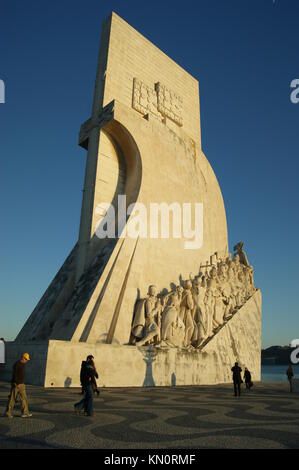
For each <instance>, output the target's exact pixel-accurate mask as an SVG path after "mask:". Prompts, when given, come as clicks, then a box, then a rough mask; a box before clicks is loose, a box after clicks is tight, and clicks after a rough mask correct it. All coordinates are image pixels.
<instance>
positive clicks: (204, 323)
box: [193, 277, 208, 347]
mask: <svg viewBox="0 0 299 470" xmlns="http://www.w3.org/2000/svg"><path fill="white" fill-rule="evenodd" d="M206 291H207V284H206V280H205V278H204V277H202V279H200V277H197V278H196V279H195V284H194V295H193V296H194V302H195V306H194V321H195V324H196V327H197V343H196V346H197V347H198V346H200V345H201V344H202V343H203V342H204V341H205V340H206V339H207V337H208V314H207V309H206V306H205V297H206Z"/></svg>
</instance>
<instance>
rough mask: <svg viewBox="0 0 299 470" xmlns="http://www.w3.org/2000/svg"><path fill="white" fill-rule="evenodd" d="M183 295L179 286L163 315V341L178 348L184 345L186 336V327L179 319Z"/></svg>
mask: <svg viewBox="0 0 299 470" xmlns="http://www.w3.org/2000/svg"><path fill="white" fill-rule="evenodd" d="M182 294H183V288H182V287H181V286H177V287H176V290H175V291H174V292H173V293H171V294H170V296H169V297H168V300H167V305H166V308H165V309H164V311H163V313H162V324H161V339H162V341H166V342H169V343H171V344H174V345H176V346H181V345H182V344H183V341H184V334H185V325H184V323H183V322H182V320H181V319H180V317H179V313H180V305H181V301H182Z"/></svg>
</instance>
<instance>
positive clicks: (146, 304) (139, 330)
mask: <svg viewBox="0 0 299 470" xmlns="http://www.w3.org/2000/svg"><path fill="white" fill-rule="evenodd" d="M161 310H162V304H161V301H160V299H158V297H157V288H156V286H153V285H152V286H150V287H149V290H148V297H147V298H146V299H142V300H141V301H140V302H139V303H138V304H137V307H136V312H135V316H134V321H133V325H132V334H133V336H134V337H135V338H136V339H138V338H141V339H140V340H139V341H138V343H137V345H138V346H143V345H144V344H145V343H149V342H153V341H155V340H156V342H158V341H159V340H160V315H161Z"/></svg>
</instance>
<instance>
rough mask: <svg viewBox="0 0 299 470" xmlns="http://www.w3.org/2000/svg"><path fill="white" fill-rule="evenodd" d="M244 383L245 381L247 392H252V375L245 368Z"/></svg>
mask: <svg viewBox="0 0 299 470" xmlns="http://www.w3.org/2000/svg"><path fill="white" fill-rule="evenodd" d="M244 381H245V385H246V388H247V390H250V389H251V387H252V385H253V383H252V381H251V373H250V372H249V370H248V369H247V367H245V371H244Z"/></svg>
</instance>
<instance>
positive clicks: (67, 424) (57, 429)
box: [0, 382, 299, 449]
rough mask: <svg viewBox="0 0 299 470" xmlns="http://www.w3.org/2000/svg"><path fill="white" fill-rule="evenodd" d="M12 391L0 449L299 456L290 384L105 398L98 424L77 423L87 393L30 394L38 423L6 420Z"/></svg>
mask: <svg viewBox="0 0 299 470" xmlns="http://www.w3.org/2000/svg"><path fill="white" fill-rule="evenodd" d="M8 392H9V384H7V383H3V382H0V414H1V417H0V448H48V449H50V448H53V449H55V448H101V449H136V448H140V449H159V448H160V449H167V448H172V449H175V448H180V449H183V448H186V449H188V448H190V449H205V448H209V449H211V448H253V449H260V448H273V449H280V448H293V449H294V448H297V449H299V394H298V393H297V394H290V393H289V392H288V385H287V384H285V383H275V384H274V383H267V384H255V386H254V389H252V390H251V391H250V392H247V391H245V390H244V393H243V394H242V395H241V397H238V398H235V397H234V396H233V392H232V386H230V385H219V386H213V387H212V386H202V387H176V388H130V389H124V388H123V389H119V388H118V389H115V388H113V389H112V388H111V389H108V388H105V389H102V390H101V394H100V397H98V398H97V397H95V399H94V404H95V416H94V417H92V418H88V417H85V416H76V415H75V414H74V412H73V404H74V403H75V402H76V401H78V400H79V399H80V394H79V389H43V388H41V387H34V386H27V394H28V397H29V405H30V410H31V412H32V413H33V417H32V418H30V419H29V418H28V419H21V418H20V414H21V413H20V404H19V403H17V405H16V407H15V410H14V419H11V420H10V419H7V418H5V417H2V416H3V413H4V411H5V405H6V400H7V395H8Z"/></svg>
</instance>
